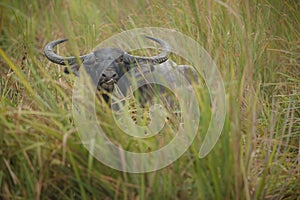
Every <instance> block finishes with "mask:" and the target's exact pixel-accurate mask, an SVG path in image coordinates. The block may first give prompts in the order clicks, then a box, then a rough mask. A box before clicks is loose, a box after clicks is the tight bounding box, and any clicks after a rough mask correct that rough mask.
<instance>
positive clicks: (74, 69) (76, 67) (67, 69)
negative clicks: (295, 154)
mask: <svg viewBox="0 0 300 200" xmlns="http://www.w3.org/2000/svg"><path fill="white" fill-rule="evenodd" d="M79 67H80V66H79V65H78V64H73V65H70V67H65V68H64V72H65V73H66V74H70V69H71V72H72V73H73V74H74V75H75V76H78V75H79Z"/></svg>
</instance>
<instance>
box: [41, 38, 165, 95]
mask: <svg viewBox="0 0 300 200" xmlns="http://www.w3.org/2000/svg"><path fill="white" fill-rule="evenodd" d="M145 37H146V38H148V39H150V40H153V41H155V42H157V43H159V44H160V45H161V46H162V49H163V51H162V52H161V53H160V54H159V55H157V56H152V57H141V56H134V55H131V54H128V53H127V52H125V51H123V50H121V49H118V48H101V49H97V50H95V51H94V52H92V53H89V54H86V55H83V56H79V57H78V58H77V57H75V56H71V57H62V56H60V55H57V54H56V53H54V51H53V48H54V47H55V46H56V45H58V44H60V43H63V42H65V41H66V40H67V39H60V40H55V41H52V42H50V43H48V44H47V45H46V46H45V48H44V53H45V56H46V57H47V58H48V59H49V60H50V61H52V62H54V63H56V64H59V65H69V66H70V69H71V70H72V73H74V74H75V75H76V76H78V74H79V73H78V70H79V67H80V65H81V64H82V66H83V67H84V68H85V70H86V72H87V73H88V74H89V75H90V76H91V78H92V81H93V83H97V88H98V90H102V89H104V90H106V91H107V92H112V91H113V89H114V84H115V83H117V82H118V80H119V79H120V78H121V77H122V75H123V74H124V73H126V72H128V71H129V70H131V69H133V68H137V67H138V66H141V65H143V64H147V66H150V70H153V69H154V68H153V66H154V65H156V64H161V63H164V62H165V61H167V60H168V57H167V54H168V53H169V52H168V51H169V50H170V47H169V45H168V44H167V43H166V42H165V41H163V40H161V39H158V38H154V37H150V36H145ZM65 72H66V73H70V72H69V68H67V67H66V68H65ZM99 77H100V80H99Z"/></svg>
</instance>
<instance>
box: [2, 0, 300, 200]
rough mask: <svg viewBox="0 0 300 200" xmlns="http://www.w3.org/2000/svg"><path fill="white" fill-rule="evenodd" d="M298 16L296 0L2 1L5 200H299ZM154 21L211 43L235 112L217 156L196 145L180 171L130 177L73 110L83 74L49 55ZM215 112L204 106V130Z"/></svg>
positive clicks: (84, 47) (88, 46) (85, 48)
mask: <svg viewBox="0 0 300 200" xmlns="http://www.w3.org/2000/svg"><path fill="white" fill-rule="evenodd" d="M299 10H300V4H299V2H298V1H293V0H288V1H281V0H274V1H271V0H262V1H247V0H246V1H241V0H227V1H226V2H223V1H218V0H216V1H210V0H208V1H195V0H184V1H175V0H168V1H160V0H157V1H142V0H139V1H132V2H131V3H128V2H127V1H116V0H109V1H108V0H103V1H96V0H94V1H88V0H74V1H67V0H63V1H54V0H53V1H39V0H33V1H9V0H2V1H1V2H0V16H1V20H0V31H1V37H0V66H1V68H0V74H1V76H0V98H1V101H0V199H291V200H292V199H299V195H300V181H299V180H300V160H299V156H300V149H299V146H300V140H299V139H300V112H299V111H300V109H299V108H300V87H299V85H300V12H299ZM151 26H152V27H164V28H170V29H175V30H177V31H180V32H182V33H184V34H186V35H188V36H190V37H192V38H193V39H195V40H197V41H198V42H199V43H200V44H201V45H203V47H204V48H205V49H206V50H207V51H208V53H209V54H210V55H211V56H212V57H213V59H214V60H215V62H216V64H217V66H218V68H219V70H220V72H221V74H222V77H223V80H224V83H225V89H226V100H227V105H226V106H227V115H226V121H225V125H224V128H223V132H222V135H221V138H220V139H219V141H218V143H217V144H216V146H215V148H214V149H213V151H212V152H211V153H210V154H209V155H208V156H207V157H205V158H203V159H199V158H198V150H199V140H200V141H201V138H197V139H196V140H195V142H194V143H193V144H192V146H191V147H190V148H189V149H188V151H187V152H186V153H185V154H184V155H183V156H182V157H180V159H178V160H177V161H176V162H174V163H173V164H171V165H170V166H168V167H166V168H164V169H161V170H159V171H155V172H151V173H145V174H130V173H124V172H119V171H117V170H114V169H111V168H109V167H107V166H105V165H103V164H101V163H100V162H98V161H97V160H96V159H94V158H93V157H92V156H91V155H89V154H88V152H87V150H86V149H85V148H84V147H83V146H82V144H81V142H80V139H79V137H78V135H77V131H76V127H75V126H74V123H73V120H72V112H71V108H72V98H71V96H72V85H73V82H74V77H72V76H68V75H65V74H64V73H63V69H62V68H60V67H59V66H57V65H55V64H53V63H50V62H49V61H48V60H47V59H46V58H45V57H44V55H43V52H42V49H43V47H44V46H45V44H46V43H47V42H49V41H51V40H54V39H57V38H63V37H68V38H69V39H70V42H69V43H68V44H66V45H61V46H60V47H59V51H60V53H61V54H63V55H71V54H73V55H74V54H75V55H78V53H79V52H80V53H87V52H90V51H91V50H92V49H93V48H94V47H95V45H97V44H98V43H100V42H101V41H103V40H104V39H106V38H109V37H110V36H112V35H114V34H116V33H119V32H121V31H124V30H129V29H132V28H137V27H151ZM206 96H207V94H206V95H205V92H203V94H202V95H201V101H202V102H208V103H209V100H207V99H209V97H206ZM208 105H210V104H208ZM210 113H211V106H210V107H204V108H202V109H201V116H202V117H201V122H200V128H199V133H201V132H203V131H205V129H206V128H207V127H206V126H205V125H206V124H208V123H209V120H210ZM103 115H104V116H105V114H103ZM106 120H107V122H111V123H113V121H112V120H110V119H106ZM107 124H108V125H107V126H109V124H110V123H107ZM108 130H112V129H110V127H108ZM114 134H115V133H114V132H113V131H112V132H111V135H114ZM112 137H114V138H118V135H114V136H112ZM198 139H199V140H198Z"/></svg>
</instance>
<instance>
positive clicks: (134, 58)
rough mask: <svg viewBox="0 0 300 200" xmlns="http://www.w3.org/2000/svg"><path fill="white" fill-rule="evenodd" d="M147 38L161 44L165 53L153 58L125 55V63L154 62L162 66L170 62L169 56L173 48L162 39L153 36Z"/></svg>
mask: <svg viewBox="0 0 300 200" xmlns="http://www.w3.org/2000/svg"><path fill="white" fill-rule="evenodd" d="M145 37H146V38H148V39H150V40H153V41H155V42H157V43H159V44H160V45H161V46H162V49H163V51H162V52H161V53H160V54H159V55H157V56H152V57H142V56H134V55H131V54H128V53H126V54H125V55H124V58H123V59H124V62H127V63H135V62H145V61H146V62H152V63H154V64H160V63H163V62H165V61H167V60H168V54H169V52H170V51H171V47H170V46H169V44H168V43H167V42H165V41H164V40H162V39H159V38H155V37H151V36H145Z"/></svg>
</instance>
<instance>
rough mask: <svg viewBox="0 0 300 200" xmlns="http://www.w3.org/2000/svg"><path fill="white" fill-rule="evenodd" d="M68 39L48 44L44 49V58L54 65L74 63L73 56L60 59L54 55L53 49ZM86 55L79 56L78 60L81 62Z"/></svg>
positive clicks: (74, 58)
mask: <svg viewBox="0 0 300 200" xmlns="http://www.w3.org/2000/svg"><path fill="white" fill-rule="evenodd" d="M67 40H68V39H59V40H55V41H52V42H49V43H48V44H47V45H46V46H45V48H44V53H45V56H46V57H47V58H48V59H49V60H50V61H52V62H54V63H56V64H60V65H66V63H65V61H67V63H68V64H69V65H71V64H74V63H76V61H77V58H76V57H75V56H70V57H62V56H59V55H57V54H56V53H54V51H53V48H54V47H55V46H56V45H58V44H60V43H63V42H65V41H67ZM85 57H86V55H83V56H79V58H80V60H81V61H83V60H84V59H85Z"/></svg>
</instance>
